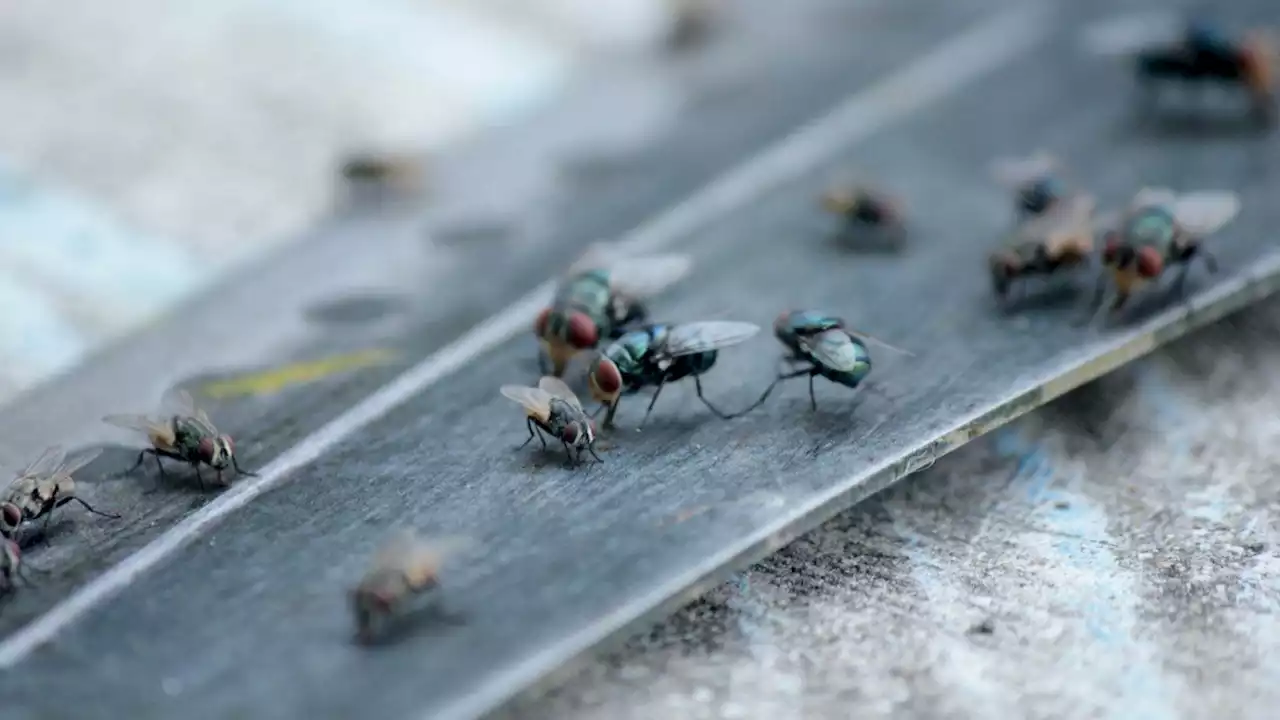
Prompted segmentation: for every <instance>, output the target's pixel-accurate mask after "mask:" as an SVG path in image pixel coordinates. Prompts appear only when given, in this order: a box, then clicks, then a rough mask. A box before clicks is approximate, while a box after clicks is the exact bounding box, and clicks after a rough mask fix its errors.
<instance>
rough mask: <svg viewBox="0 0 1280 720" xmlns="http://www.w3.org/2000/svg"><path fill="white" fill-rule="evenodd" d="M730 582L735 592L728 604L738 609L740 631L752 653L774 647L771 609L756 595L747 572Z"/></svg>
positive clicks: (754, 654) (736, 576)
mask: <svg viewBox="0 0 1280 720" xmlns="http://www.w3.org/2000/svg"><path fill="white" fill-rule="evenodd" d="M730 582H731V583H732V584H733V587H734V593H733V595H732V596H731V597H730V598H729V603H728V604H729V607H731V608H732V609H734V610H736V611H737V613H736V614H737V625H738V631H739V632H741V633H742V634H743V636H744V637H746V638H747V645H748V647H749V648H750V650H751V654H752V655H753V656H756V655H757V653H758V651H759V650H760V649H761V648H766V647H769V648H771V647H774V638H773V633H772V632H771V631H770V629H769V624H768V612H769V610H768V608H767V607H765V604H764V603H762V602H760V600H758V599H757V598H756V597H755V596H754V593H753V592H752V591H751V584H750V581H749V580H747V576H746V574H745V573H741V574H738V575H735V576H734V577H733V579H732V580H731V581H730ZM757 659H758V658H757Z"/></svg>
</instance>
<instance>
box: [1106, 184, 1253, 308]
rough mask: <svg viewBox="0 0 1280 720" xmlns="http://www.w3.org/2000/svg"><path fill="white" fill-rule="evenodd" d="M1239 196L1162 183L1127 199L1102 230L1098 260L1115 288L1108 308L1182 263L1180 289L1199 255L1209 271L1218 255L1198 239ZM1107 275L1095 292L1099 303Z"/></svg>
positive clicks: (1230, 212)
mask: <svg viewBox="0 0 1280 720" xmlns="http://www.w3.org/2000/svg"><path fill="white" fill-rule="evenodd" d="M1239 212H1240V198H1239V196H1237V195H1236V194H1235V193H1233V192H1230V191H1215V190H1205V191H1198V192H1191V193H1186V194H1183V195H1179V194H1177V193H1175V192H1174V191H1172V190H1169V189H1167V188H1144V189H1142V190H1140V191H1139V192H1138V193H1137V194H1136V195H1135V196H1134V198H1133V200H1132V202H1131V203H1130V204H1129V208H1128V210H1127V211H1126V212H1125V213H1124V215H1123V217H1122V218H1121V220H1120V223H1119V225H1118V227H1116V228H1114V229H1111V230H1108V231H1107V232H1106V234H1105V235H1104V246H1103V251H1102V262H1103V265H1104V266H1105V267H1106V269H1107V271H1108V273H1109V275H1110V285H1111V287H1112V289H1113V291H1114V293H1115V300H1114V301H1113V302H1112V305H1111V309H1112V310H1118V309H1120V308H1121V307H1123V306H1124V304H1125V302H1126V301H1127V300H1128V299H1129V297H1130V295H1132V294H1133V293H1134V292H1135V291H1136V290H1138V289H1139V288H1140V287H1142V286H1143V285H1144V284H1146V283H1148V282H1150V281H1152V280H1154V279H1156V278H1158V277H1160V276H1161V275H1162V274H1164V272H1165V271H1166V270H1168V269H1169V268H1170V267H1173V266H1174V265H1178V266H1180V267H1181V270H1180V271H1179V274H1178V277H1177V279H1176V280H1175V281H1174V285H1173V288H1172V289H1173V290H1174V291H1175V292H1180V291H1181V290H1182V288H1183V284H1184V283H1185V281H1186V276H1187V271H1188V270H1189V269H1190V263H1191V261H1192V260H1193V259H1195V258H1196V257H1202V258H1204V260H1205V265H1206V266H1207V267H1208V269H1209V271H1210V272H1216V271H1217V261H1216V260H1215V259H1214V258H1213V256H1212V255H1210V254H1209V253H1208V252H1207V251H1206V250H1205V249H1204V247H1203V240H1204V238H1205V237H1206V236H1208V235H1211V234H1213V233H1215V232H1217V231H1218V230H1220V229H1221V228H1222V227H1224V226H1225V225H1227V223H1229V222H1231V221H1232V220H1233V219H1235V217H1236V215H1237V214H1239ZM1106 285H1107V278H1105V277H1104V278H1103V279H1102V280H1101V281H1100V282H1099V284H1098V288H1097V292H1096V293H1095V295H1094V301H1093V302H1094V305H1095V307H1098V308H1099V309H1101V305H1102V300H1103V294H1104V292H1105V290H1106Z"/></svg>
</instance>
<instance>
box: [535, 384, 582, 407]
mask: <svg viewBox="0 0 1280 720" xmlns="http://www.w3.org/2000/svg"><path fill="white" fill-rule="evenodd" d="M538 389H539V390H541V391H543V392H545V393H547V394H548V395H552V396H554V397H558V398H560V399H561V400H564V401H565V402H567V403H569V404H570V405H572V406H574V407H576V408H577V409H579V410H581V409H582V401H581V400H579V399H578V396H577V395H575V394H574V393H573V390H571V389H570V388H569V386H568V385H566V384H565V382H564V381H563V380H561V379H560V378H558V377H552V376H550V375H548V376H546V377H544V378H542V379H541V380H539V381H538Z"/></svg>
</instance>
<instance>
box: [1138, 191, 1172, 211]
mask: <svg viewBox="0 0 1280 720" xmlns="http://www.w3.org/2000/svg"><path fill="white" fill-rule="evenodd" d="M1177 199H1178V193H1176V192H1174V191H1173V190H1172V189H1170V188H1167V187H1144V188H1142V189H1141V190H1139V191H1138V192H1136V193H1134V195H1133V200H1132V201H1130V202H1129V207H1130V209H1132V210H1141V209H1142V208H1149V207H1156V206H1164V207H1170V208H1172V207H1173V204H1174V202H1176V201H1177Z"/></svg>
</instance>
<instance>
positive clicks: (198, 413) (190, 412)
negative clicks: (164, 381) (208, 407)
mask: <svg viewBox="0 0 1280 720" xmlns="http://www.w3.org/2000/svg"><path fill="white" fill-rule="evenodd" d="M160 407H161V409H163V410H164V411H166V414H169V413H173V414H177V415H182V416H183V417H188V418H191V419H192V420H195V421H196V422H197V423H199V424H201V425H203V426H204V431H205V434H206V435H217V434H218V427H217V426H216V425H214V424H213V421H212V420H210V419H209V415H208V414H206V413H205V411H204V409H203V408H201V407H200V406H199V405H198V404H196V401H195V398H193V397H191V393H189V392H187V391H186V390H185V389H183V388H178V387H174V388H169V389H168V390H166V391H165V393H164V395H163V396H162V397H161V398H160Z"/></svg>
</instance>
